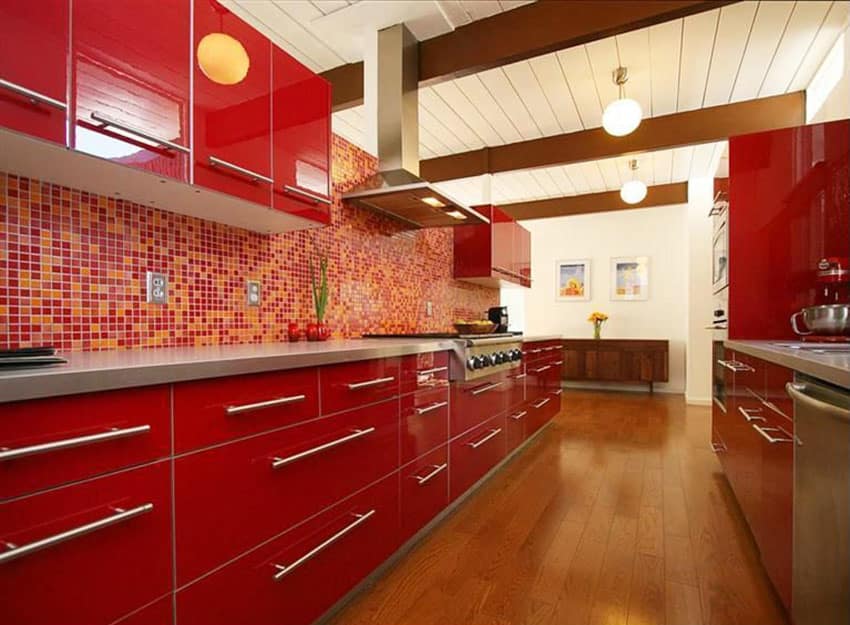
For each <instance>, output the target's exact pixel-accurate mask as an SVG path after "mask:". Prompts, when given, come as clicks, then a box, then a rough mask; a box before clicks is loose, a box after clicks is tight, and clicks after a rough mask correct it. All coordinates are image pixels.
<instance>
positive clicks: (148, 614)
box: [114, 594, 174, 625]
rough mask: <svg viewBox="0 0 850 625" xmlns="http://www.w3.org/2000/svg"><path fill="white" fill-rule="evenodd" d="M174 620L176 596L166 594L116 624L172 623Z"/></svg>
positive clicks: (150, 624)
mask: <svg viewBox="0 0 850 625" xmlns="http://www.w3.org/2000/svg"><path fill="white" fill-rule="evenodd" d="M173 622H174V597H173V596H172V595H171V594H168V595H166V596H165V597H163V598H162V599H159V600H158V601H154V602H153V603H152V604H150V605H147V606H145V607H144V608H142V609H141V610H138V611H136V612H133V613H132V614H130V615H128V616H126V617H124V618H123V619H121V620H120V621H118V622H117V623H115V624H114V625H171V623H173Z"/></svg>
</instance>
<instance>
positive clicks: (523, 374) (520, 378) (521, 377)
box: [514, 373, 528, 380]
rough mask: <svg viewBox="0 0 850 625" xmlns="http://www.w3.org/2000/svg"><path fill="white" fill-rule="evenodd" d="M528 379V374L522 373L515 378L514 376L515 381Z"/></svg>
mask: <svg viewBox="0 0 850 625" xmlns="http://www.w3.org/2000/svg"><path fill="white" fill-rule="evenodd" d="M527 377H528V375H527V374H525V373H520V374H519V375H515V376H514V380H522V379H524V378H527Z"/></svg>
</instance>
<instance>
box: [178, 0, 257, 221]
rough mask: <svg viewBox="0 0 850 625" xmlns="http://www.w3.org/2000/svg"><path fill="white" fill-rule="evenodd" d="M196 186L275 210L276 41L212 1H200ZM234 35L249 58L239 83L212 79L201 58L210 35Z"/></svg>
mask: <svg viewBox="0 0 850 625" xmlns="http://www.w3.org/2000/svg"><path fill="white" fill-rule="evenodd" d="M194 30H195V32H194V43H193V46H192V50H193V51H195V52H193V53H194V54H195V58H194V59H193V67H194V70H193V80H194V83H193V100H194V101H193V107H194V121H193V131H194V147H193V149H194V168H193V172H194V183H195V184H199V185H203V186H205V187H208V188H210V189H215V190H217V191H221V192H222V193H226V194H228V195H233V196H238V197H241V198H244V199H246V200H249V201H251V202H256V203H257V204H262V205H264V206H271V192H272V178H271V175H272V171H271V48H272V44H271V42H270V41H269V40H268V39H266V38H265V37H264V36H263V35H262V34H260V33H259V32H258V31H256V30H254V29H253V28H251V27H250V26H249V25H248V24H246V23H245V22H243V21H242V20H240V19H239V18H238V17H236V16H235V15H233V14H232V13H230V12H228V11H226V10H224V9H223V7H221V5H219V4H218V3H216V2H212V1H211V0H194ZM221 32H223V33H224V34H226V35H229V36H230V37H233V38H234V39H236V40H237V41H239V43H241V44H242V46H243V47H244V49H245V52H246V53H247V55H248V60H249V67H248V73H247V74H246V75H245V77H244V78H243V79H242V80H241V81H240V82H238V83H236V84H232V85H225V84H219V83H217V82H214V81H213V80H212V79H211V78H208V77H207V75H206V74H205V73H204V71H203V70H202V69H201V66H200V64H199V62H198V58H197V52H196V51H197V50H198V44H199V43H200V42H201V40H202V39H203V38H204V37H205V36H206V35H208V34H210V33H221Z"/></svg>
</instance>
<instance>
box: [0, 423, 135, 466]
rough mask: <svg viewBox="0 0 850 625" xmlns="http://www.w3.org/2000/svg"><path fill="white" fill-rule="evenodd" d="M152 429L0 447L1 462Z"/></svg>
mask: <svg viewBox="0 0 850 625" xmlns="http://www.w3.org/2000/svg"><path fill="white" fill-rule="evenodd" d="M150 431H151V426H149V425H137V426H135V427H132V428H123V429H115V428H113V429H110V430H107V431H106V432H101V433H100V434H89V435H88V436H76V437H74V438H65V439H62V440H58V441H53V442H50V443H41V444H40V445H28V446H27V447H17V448H14V449H9V448H0V462H2V461H3V460H14V459H15V458H23V457H25V456H33V455H35V454H43V453H46V452H49V451H59V450H60V449H71V448H72V447H82V446H83V445H91V444H93V443H103V442H106V441H114V440H117V439H119V438H128V437H130V436H137V435H139V434H146V433H147V432H150Z"/></svg>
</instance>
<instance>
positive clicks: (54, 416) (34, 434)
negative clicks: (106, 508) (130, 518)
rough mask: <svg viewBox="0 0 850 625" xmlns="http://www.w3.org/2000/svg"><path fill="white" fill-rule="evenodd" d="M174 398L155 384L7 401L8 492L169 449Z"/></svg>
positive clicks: (3, 462) (2, 486) (3, 443)
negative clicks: (171, 400) (48, 397)
mask: <svg viewBox="0 0 850 625" xmlns="http://www.w3.org/2000/svg"><path fill="white" fill-rule="evenodd" d="M168 399H169V393H168V387H165V386H152V387H147V388H138V389H130V390H121V391H111V392H108V393H92V394H87V395H73V396H70V397H59V398H51V399H39V400H33V401H25V402H14V403H10V404H0V447H4V448H6V450H5V451H2V452H0V458H5V459H0V476H2V479H0V499H5V498H8V497H17V496H19V495H23V494H26V493H30V492H34V491H37V490H41V489H44V488H49V487H52V486H58V485H60V484H65V483H68V482H72V481H76V480H80V479H83V478H88V477H93V476H95V475H99V474H101V473H106V472H108V471H113V470H115V469H119V468H122V467H127V466H131V465H134V464H141V463H143V462H148V461H150V460H154V459H156V458H161V457H164V456H167V455H168V454H169V453H171V419H170V417H169V404H168ZM51 445H52V447H51ZM40 446H47V447H40Z"/></svg>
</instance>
